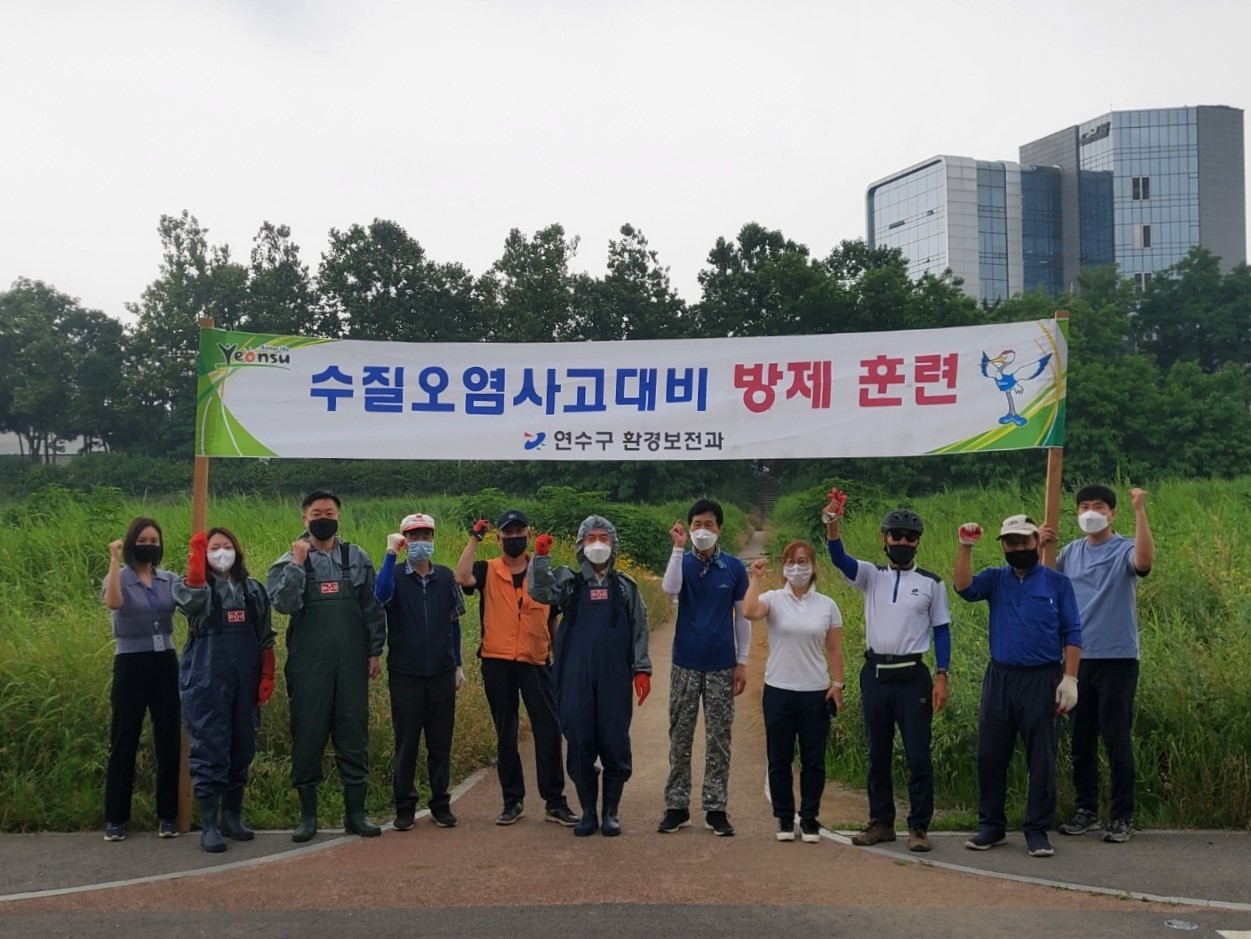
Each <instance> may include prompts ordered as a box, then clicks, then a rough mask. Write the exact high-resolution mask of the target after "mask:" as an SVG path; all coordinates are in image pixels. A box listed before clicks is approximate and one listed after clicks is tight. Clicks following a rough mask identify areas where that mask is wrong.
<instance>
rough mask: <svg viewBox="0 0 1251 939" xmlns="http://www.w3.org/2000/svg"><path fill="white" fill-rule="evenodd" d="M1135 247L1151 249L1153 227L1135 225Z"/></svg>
mask: <svg viewBox="0 0 1251 939" xmlns="http://www.w3.org/2000/svg"><path fill="white" fill-rule="evenodd" d="M1134 247H1135V248H1150V247H1151V226H1150V225H1135V226H1134Z"/></svg>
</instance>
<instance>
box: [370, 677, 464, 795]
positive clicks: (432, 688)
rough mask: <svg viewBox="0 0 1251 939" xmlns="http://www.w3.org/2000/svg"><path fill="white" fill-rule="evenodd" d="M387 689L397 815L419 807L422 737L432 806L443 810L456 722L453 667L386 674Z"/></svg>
mask: <svg viewBox="0 0 1251 939" xmlns="http://www.w3.org/2000/svg"><path fill="white" fill-rule="evenodd" d="M387 683H388V685H389V686H390V689H391V727H392V729H393V730H394V731H395V771H394V773H393V774H392V777H391V782H392V789H393V793H394V796H395V810H396V814H401V815H403V814H407V815H411V814H412V813H413V811H414V810H415V809H416V808H417V802H418V798H419V797H418V794H417V787H416V786H415V785H414V782H415V777H416V775H417V748H418V745H419V744H420V743H421V737H422V735H423V734H424V735H425V737H426V772H427V775H428V776H429V780H430V810H431V811H432V812H437V811H441V810H443V809H446V808H447V807H448V805H449V804H450V802H451V796H450V795H448V791H447V787H448V784H449V783H450V781H451V777H452V732H453V729H454V728H455V726H456V669H454V668H451V669H448V670H447V671H446V672H441V673H440V674H438V675H426V676H418V675H399V674H396V673H395V672H388V673H387Z"/></svg>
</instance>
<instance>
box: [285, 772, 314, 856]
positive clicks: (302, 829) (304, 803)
mask: <svg viewBox="0 0 1251 939" xmlns="http://www.w3.org/2000/svg"><path fill="white" fill-rule="evenodd" d="M295 791H296V792H298V793H299V794H300V824H298V825H296V826H295V831H294V832H292V833H291V840H292V841H294V842H295V843H296V844H303V843H304V842H305V841H312V840H313V835H315V834H317V787H316V786H300V787H299V788H298V789H296V790H295Z"/></svg>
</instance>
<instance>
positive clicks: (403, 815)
mask: <svg viewBox="0 0 1251 939" xmlns="http://www.w3.org/2000/svg"><path fill="white" fill-rule="evenodd" d="M415 814H416V813H413V812H397V813H396V814H395V823H394V824H393V825H392V827H393V828H394V829H395V830H396V831H408V830H409V829H410V828H412V827H413V821H414V818H413V816H414V815H415Z"/></svg>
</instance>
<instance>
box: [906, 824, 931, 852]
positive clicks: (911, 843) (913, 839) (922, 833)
mask: <svg viewBox="0 0 1251 939" xmlns="http://www.w3.org/2000/svg"><path fill="white" fill-rule="evenodd" d="M933 849H934V846H933V845H932V844H930V836H929V834H928V832H926V830H925V829H924V828H909V829H908V850H909V851H917V852H924V851H932V850H933Z"/></svg>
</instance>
